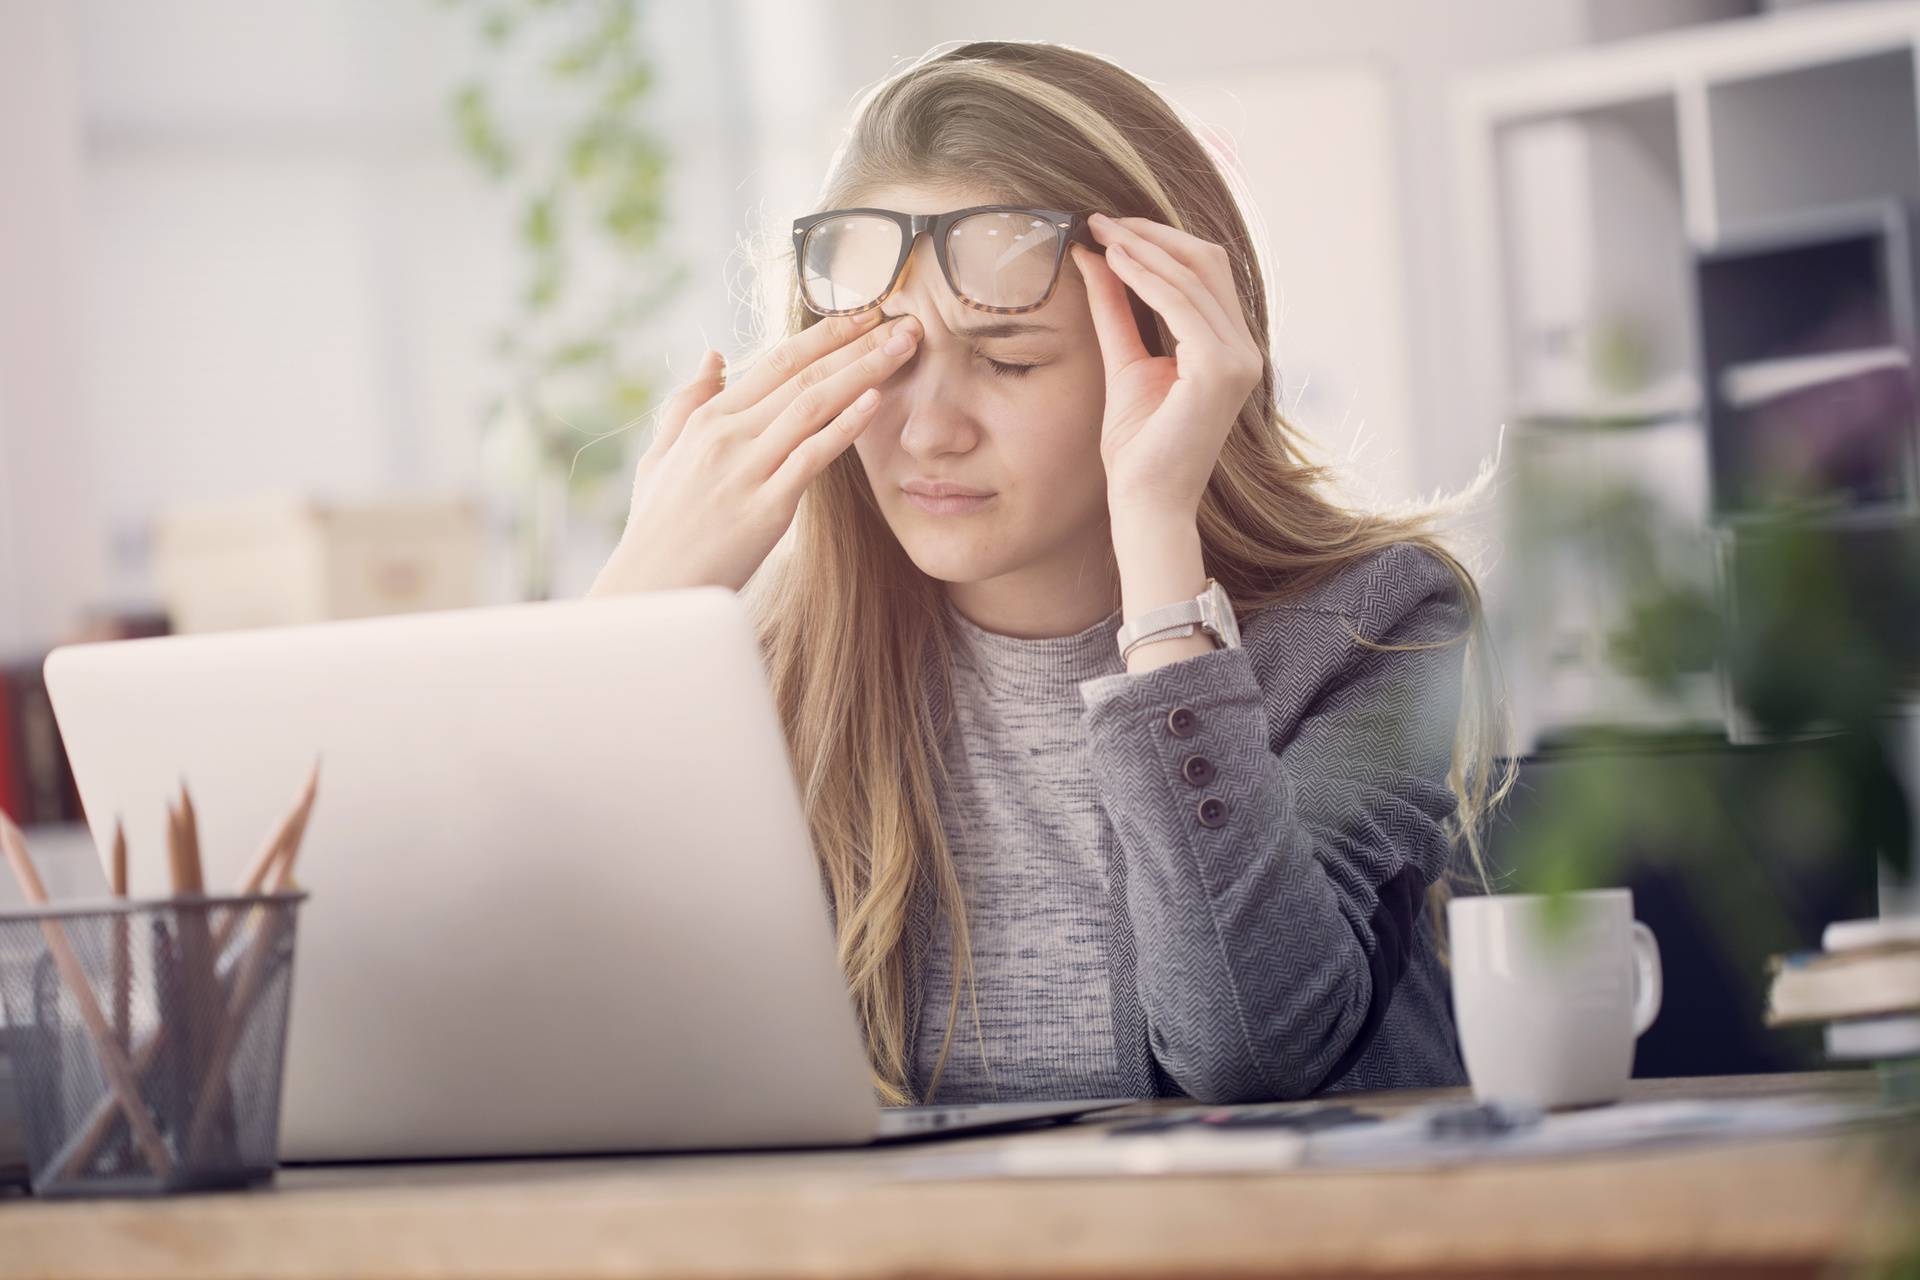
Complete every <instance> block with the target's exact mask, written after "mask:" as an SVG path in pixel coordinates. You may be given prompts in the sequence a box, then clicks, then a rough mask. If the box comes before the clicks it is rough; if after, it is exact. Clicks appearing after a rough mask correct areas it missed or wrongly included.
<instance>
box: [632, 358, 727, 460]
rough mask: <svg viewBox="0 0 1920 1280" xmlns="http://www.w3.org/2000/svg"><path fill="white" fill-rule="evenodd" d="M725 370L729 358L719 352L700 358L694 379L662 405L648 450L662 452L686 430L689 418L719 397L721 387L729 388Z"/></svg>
mask: <svg viewBox="0 0 1920 1280" xmlns="http://www.w3.org/2000/svg"><path fill="white" fill-rule="evenodd" d="M726 369H727V362H726V359H725V358H724V357H723V356H721V354H720V353H719V352H718V351H708V352H706V353H705V354H703V355H702V356H701V357H700V364H699V367H698V368H696V369H695V370H694V373H693V377H692V378H691V379H689V380H688V381H687V382H686V383H684V384H682V385H681V387H680V388H679V390H677V391H675V392H674V393H673V394H672V395H670V396H668V397H667V402H666V403H665V404H664V405H662V406H660V417H659V421H658V425H657V426H656V427H655V428H654V433H653V443H652V444H651V445H649V446H648V447H649V448H651V449H654V450H662V449H665V448H667V447H668V446H670V445H671V444H672V443H673V442H674V439H675V437H677V436H678V435H679V434H680V432H681V431H682V430H684V429H685V428H686V425H687V419H688V418H690V417H692V416H693V411H694V410H695V409H698V408H699V407H700V406H701V405H703V404H705V403H706V402H707V401H709V400H711V399H713V398H714V397H715V396H716V395H718V394H720V390H721V388H723V387H725V386H726V384H727V377H726Z"/></svg>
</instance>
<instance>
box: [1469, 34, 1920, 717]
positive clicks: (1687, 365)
mask: <svg viewBox="0 0 1920 1280" xmlns="http://www.w3.org/2000/svg"><path fill="white" fill-rule="evenodd" d="M1917 65H1920V3H1908V2H1904V0H1903V2H1900V3H1892V2H1886V0H1874V2H1868V3H1831V4H1825V5H1820V6H1814V7H1809V8H1802V9H1793V10H1787V11H1782V12H1776V13H1771V14H1767V15H1763V16H1756V17H1752V18H1743V19H1737V20H1732V21H1726V22H1720V23H1713V24H1706V25H1702V26H1698V27H1693V28H1688V29H1685V30H1682V31H1679V32H1674V33H1669V34H1662V35H1657V36H1652V37H1646V38H1642V39H1636V40H1627V41H1621V42H1619V43H1616V44H1611V45H1604V46H1599V47H1596V48H1592V49H1586V50H1581V51H1578V52H1575V53H1572V54H1567V55H1562V56H1556V57H1553V58H1548V59H1542V60H1538V61H1534V62H1530V63H1527V64H1524V65H1520V66H1514V67H1508V68H1501V69H1496V70H1493V71H1490V72H1487V73H1484V74H1480V75H1477V76H1475V77H1472V78H1470V79H1468V80H1466V81H1463V82H1462V83H1460V84H1459V85H1457V86H1456V91H1455V95H1454V125H1455V159H1456V163H1457V180H1458V186H1457V193H1458V207H1457V209H1456V214H1457V225H1458V228H1459V230H1460V232H1461V236H1462V240H1463V250H1464V254H1465V268H1466V269H1465V271H1464V273H1463V278H1464V279H1465V280H1467V281H1468V282H1469V287H1468V290H1467V293H1466V296H1465V297H1463V299H1462V323H1463V325H1464V326H1465V329H1466V333H1467V342H1468V344H1469V350H1470V351H1471V353H1472V355H1471V365H1472V369H1473V374H1472V382H1473V393H1474V399H1473V403H1472V404H1471V405H1470V406H1468V408H1469V409H1470V411H1471V412H1472V413H1473V415H1474V420H1475V421H1484V422H1485V423H1486V424H1487V439H1486V440H1485V441H1484V442H1483V447H1484V448H1485V449H1486V450H1487V451H1488V452H1491V450H1492V447H1493V443H1494V432H1495V430H1496V429H1498V427H1499V425H1500V424H1505V429H1506V430H1507V432H1508V433H1509V438H1510V440H1511V441H1512V442H1513V444H1514V445H1516V446H1517V449H1518V452H1519V453H1520V454H1521V455H1522V456H1523V457H1527V456H1534V457H1539V456H1557V457H1558V458H1559V459H1560V462H1559V465H1560V467H1561V469H1562V470H1563V471H1565V470H1574V471H1578V470H1580V469H1581V468H1582V467H1588V469H1589V470H1590V471H1591V472H1592V473H1593V474H1595V475H1599V474H1605V475H1610V476H1617V475H1620V474H1622V473H1623V472H1625V473H1632V472H1634V471H1635V470H1636V468H1637V470H1638V472H1639V475H1640V478H1641V479H1642V480H1643V481H1644V482H1645V485H1646V487H1647V488H1648V489H1649V490H1650V491H1651V493H1652V495H1653V497H1654V499H1655V500H1656V501H1657V502H1658V503H1659V504H1660V506H1661V507H1662V509H1664V510H1665V511H1666V512H1667V513H1668V514H1669V515H1671V516H1673V517H1675V519H1676V520H1677V522H1678V523H1679V525H1681V526H1682V527H1691V528H1692V529H1694V531H1695V532H1697V534H1698V539H1697V542H1698V546H1697V547H1695V548H1676V549H1675V555H1676V556H1679V557H1682V558H1685V557H1686V556H1689V555H1691V556H1693V557H1694V560H1695V561H1696V563H1694V564H1693V565H1692V566H1691V569H1697V570H1698V571H1699V572H1702V573H1704V574H1708V575H1710V577H1711V579H1712V580H1713V581H1715V582H1716V583H1717V584H1718V585H1719V586H1720V587H1721V589H1723V590H1724V587H1725V584H1724V581H1722V580H1721V579H1720V576H1719V575H1721V574H1722V572H1723V566H1724V563H1725V558H1726V552H1725V549H1724V548H1725V544H1726V543H1728V542H1729V541H1733V540H1737V539H1738V538H1739V537H1740V536H1741V530H1742V529H1743V528H1747V527H1750V521H1751V519H1752V515H1751V512H1752V507H1753V505H1754V503H1755V501H1756V500H1757V499H1758V498H1760V497H1762V496H1764V491H1763V490H1762V489H1761V488H1760V487H1759V486H1758V484H1757V476H1758V475H1760V474H1761V471H1760V466H1759V464H1760V461H1761V460H1762V459H1763V458H1773V459H1781V458H1790V459H1794V460H1796V462H1797V463H1798V464H1799V465H1801V466H1803V467H1804V468H1805V470H1806V473H1807V474H1809V475H1810V476H1812V477H1814V478H1815V479H1816V480H1818V481H1819V482H1821V483H1822V484H1823V485H1824V487H1825V488H1826V489H1827V490H1828V491H1829V492H1830V493H1831V494H1832V495H1834V498H1835V502H1834V516H1833V521H1832V523H1833V524H1834V525H1835V527H1837V528H1840V529H1845V530H1856V529H1857V530H1859V531H1860V536H1862V537H1869V536H1878V535H1879V531H1883V530H1884V529H1886V528H1887V527H1889V524H1890V523H1891V524H1897V523H1898V522H1900V521H1903V520H1912V519H1914V518H1916V512H1917V511H1920V467H1917V466H1916V456H1917V455H1920V446H1917V444H1916V442H1917V441H1920V430H1917V429H1916V418H1915V400H1916V397H1915V394H1914V362H1915V354H1916V345H1915V341H1916V339H1915V320H1914V301H1913V299H1914V294H1915V277H1914V267H1913V257H1914V255H1913V252H1912V250H1911V244H1912V240H1913V226H1914V217H1915V211H1916V210H1920V108H1917V107H1916V101H1917V99H1920V94H1917V93H1916V81H1917V79H1920V77H1917V76H1916V66H1917ZM1808 424H1813V426H1814V428H1815V429H1809V426H1808ZM1603 437H1604V444H1600V443H1597V442H1599V441H1601V440H1602V438H1603ZM1595 449H1604V450H1605V453H1606V455H1607V460H1606V463H1605V465H1603V466H1591V467H1590V466H1589V464H1588V463H1587V462H1584V461H1582V459H1583V457H1584V456H1586V455H1585V454H1583V453H1582V451H1583V450H1584V451H1586V454H1592V453H1593V451H1594V450H1595ZM1636 456H1637V458H1638V461H1637V462H1636V460H1635V459H1636ZM1515 497H1516V500H1517V501H1524V500H1525V497H1526V495H1524V494H1519V495H1515ZM1511 527H1512V528H1514V529H1515V530H1517V532H1518V535H1519V536H1522V537H1524V536H1525V533H1526V526H1525V525H1524V523H1521V524H1518V525H1514V526H1511ZM1529 550H1530V549H1529V548H1528V547H1526V546H1524V545H1523V546H1518V547H1515V548H1513V549H1512V552H1511V553H1510V554H1509V556H1508V557H1507V558H1508V559H1512V558H1514V556H1524V555H1525V554H1526V553H1527V552H1528V551H1529ZM1596 554H1597V556H1598V558H1599V560H1600V561H1601V562H1602V563H1603V564H1604V560H1605V549H1604V548H1600V549H1598V551H1597V552H1596ZM1683 571H1688V570H1685V569H1683ZM1563 576H1564V575H1563ZM1591 576H1592V575H1589V577H1591ZM1600 577H1602V578H1604V577H1606V574H1605V573H1604V572H1603V573H1601V574H1600ZM1529 586H1532V587H1536V588H1537V587H1538V582H1537V581H1529V580H1527V579H1526V578H1525V576H1524V575H1517V576H1515V577H1514V579H1513V581H1512V582H1510V583H1509V584H1508V587H1509V588H1510V589H1507V590H1502V589H1499V588H1496V589H1494V590H1491V591H1490V592H1489V600H1490V605H1491V607H1492V609H1493V612H1494V620H1495V625H1496V634H1497V635H1498V637H1499V639H1500V642H1501V643H1502V645H1503V648H1504V650H1505V652H1506V655H1507V656H1508V661H1507V666H1508V669H1509V673H1510V676H1512V677H1513V683H1514V686H1515V687H1514V689H1513V692H1512V705H1513V709H1514V711H1515V714H1516V719H1517V720H1518V722H1519V728H1520V736H1521V743H1520V744H1519V745H1520V747H1521V749H1523V750H1529V751H1530V750H1533V749H1535V747H1536V746H1537V745H1538V744H1539V743H1540V742H1541V741H1542V740H1543V739H1545V738H1546V737H1548V736H1549V735H1551V734H1552V733H1553V732H1555V731H1556V730H1560V729H1565V728H1568V727H1571V726H1575V725H1582V724H1588V723H1593V722H1596V721H1600V722H1606V723H1610V724H1626V725H1630V726H1638V727H1655V726H1657V727H1676V726H1683V727H1688V728H1710V729H1717V730H1720V731H1723V732H1727V733H1729V734H1730V735H1731V736H1734V737H1736V738H1738V737H1739V736H1740V734H1741V733H1742V732H1743V728H1742V721H1741V717H1740V716H1739V714H1738V709H1737V707H1736V705H1735V703H1736V701H1737V700H1736V699H1735V698H1734V697H1733V696H1732V695H1731V694H1730V692H1729V691H1728V689H1727V688H1726V685H1725V683H1724V680H1723V679H1722V677H1721V675H1720V673H1715V672H1700V673H1697V675H1698V678H1697V679H1695V680H1692V681H1690V682H1689V684H1688V688H1687V690H1686V691H1685V692H1684V693H1683V695H1682V696H1681V697H1680V698H1679V699H1677V700H1667V701H1665V702H1662V703H1659V704H1658V705H1656V704H1654V703H1652V702H1650V701H1646V700H1642V701H1640V702H1637V703H1636V701H1635V700H1634V699H1633V697H1632V696H1630V694H1629V693H1628V692H1627V690H1628V688H1629V687H1630V684H1631V681H1630V680H1629V679H1627V678H1626V677H1625V676H1624V673H1621V672H1618V671H1614V670H1611V669H1610V668H1609V662H1610V660H1609V658H1608V657H1607V655H1606V645H1605V643H1604V637H1605V634H1606V633H1607V631H1608V630H1609V628H1610V626H1611V625H1612V624H1613V621H1614V620H1615V619H1616V618H1617V617H1618V616H1619V609H1620V608H1621V606H1622V604H1623V600H1624V597H1622V596H1619V595H1615V594H1610V592H1609V590H1608V588H1607V587H1606V586H1605V585H1604V584H1601V585H1595V584H1593V583H1591V582H1581V581H1577V580H1576V581H1556V582H1555V584H1554V585H1553V586H1552V588H1551V589H1549V590H1548V591H1547V593H1546V598H1544V599H1542V598H1540V597H1539V596H1538V595H1537V594H1536V595H1535V596H1534V597H1532V598H1527V596H1526V594H1525V591H1526V588H1528V587H1529ZM1569 597H1571V599H1569Z"/></svg>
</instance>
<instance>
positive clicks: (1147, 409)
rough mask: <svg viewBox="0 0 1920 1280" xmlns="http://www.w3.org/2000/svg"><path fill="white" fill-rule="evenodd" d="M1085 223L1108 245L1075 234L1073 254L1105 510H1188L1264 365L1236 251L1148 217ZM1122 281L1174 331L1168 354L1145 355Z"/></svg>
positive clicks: (1099, 217)
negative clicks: (1097, 384)
mask: <svg viewBox="0 0 1920 1280" xmlns="http://www.w3.org/2000/svg"><path fill="white" fill-rule="evenodd" d="M1090 226H1091V229H1092V231H1093V235H1094V238H1095V239H1097V240H1099V241H1100V243H1101V244H1103V245H1105V246H1106V250H1107V251H1106V254H1105V255H1104V257H1103V256H1102V255H1101V254H1098V253H1094V252H1093V251H1091V250H1090V249H1088V248H1087V247H1086V246H1084V245H1078V244H1076V245H1074V246H1073V253H1074V262H1075V264H1076V265H1077V266H1078V267H1079V268H1080V274H1081V276H1082V278H1083V279H1084V280H1085V282H1086V287H1087V303H1088V306H1089V307H1090V308H1091V309H1092V312H1093V327H1094V332H1095V333H1096V334H1097V335H1098V337H1099V340H1100V354H1101V357H1102V359H1103V360H1104V361H1105V364H1106V373H1107V406H1106V413H1105V416H1104V418H1103V420H1102V423H1101V427H1100V457H1101V460H1102V461H1103V462H1105V464H1106V469H1107V505H1108V509H1109V510H1110V511H1114V512H1116V513H1119V512H1121V511H1129V512H1130V511H1136V510H1138V511H1144V512H1151V513H1154V514H1157V515H1169V516H1173V517H1174V518H1180V517H1182V516H1191V515H1194V514H1196V513H1197V512H1198V511H1199V509H1200V497H1201V495H1202V494H1203V493H1205V492H1206V487H1207V479H1208V477H1210V476H1211V475H1212V474H1213V467H1214V463H1215V462H1216V461H1217V460H1218V459H1219V456H1220V449H1221V446H1222V445H1224V444H1225V443H1226V439H1227V433H1228V432H1229V431H1230V430H1232V428H1233V424H1234V421H1235V419H1237V418H1238V417H1239V416H1240V410H1241V409H1242V408H1243V407H1244V406H1245V405H1246V402H1247V397H1248V396H1249V395H1251V394H1252V393H1253V391H1254V389H1255V388H1256V387H1258V386H1259V385H1260V378H1261V375H1262V374H1263V373H1264V372H1265V367H1266V364H1265V357H1264V355H1263V354H1262V352H1261V350H1260V347H1259V345H1258V344H1257V343H1256V342H1255V341H1254V339H1253V334H1252V333H1251V332H1250V331H1249V330H1248V328H1247V320H1246V315H1245V313H1244V312H1243V311H1242V310H1241V306H1240V295H1239V292H1238V290H1236V289H1235V287H1234V281H1233V268H1232V265H1231V259H1229V258H1228V256H1227V251H1226V250H1225V249H1223V248H1221V247H1220V246H1219V245H1217V244H1214V243H1212V242H1211V241H1207V240H1202V239H1200V238H1199V237H1197V236H1193V235H1189V234H1188V233H1187V232H1185V231H1179V230H1176V229H1174V228H1173V227H1170V226H1167V225H1166V224H1165V223H1162V222H1155V221H1153V220H1152V219H1150V218H1117V219H1116V218H1109V217H1107V216H1105V215H1104V214H1095V215H1094V216H1093V218H1092V219H1091V222H1090ZM1129 287H1130V288H1132V290H1133V291H1134V292H1135V293H1137V294H1139V295H1140V298H1141V300H1142V301H1144V302H1145V303H1146V304H1147V305H1148V306H1150V307H1152V308H1153V309H1154V311H1156V312H1158V313H1159V315H1160V317H1161V318H1162V319H1163V320H1165V321H1166V324H1167V327H1168V328H1169V329H1170V330H1172V332H1173V336H1174V339H1175V347H1174V352H1173V354H1172V355H1171V356H1154V355H1151V354H1149V353H1148V351H1147V348H1146V345H1145V343H1144V342H1142V341H1141V337H1140V328H1139V326H1138V325H1137V324H1136V323H1135V321H1134V316H1133V308H1132V306H1131V304H1130V303H1129V302H1128V299H1127V288H1129Z"/></svg>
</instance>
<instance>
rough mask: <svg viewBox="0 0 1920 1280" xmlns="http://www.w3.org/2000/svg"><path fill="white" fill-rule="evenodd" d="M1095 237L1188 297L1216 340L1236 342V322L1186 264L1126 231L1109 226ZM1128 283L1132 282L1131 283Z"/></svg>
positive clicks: (1157, 246) (1143, 238) (1151, 242)
mask: <svg viewBox="0 0 1920 1280" xmlns="http://www.w3.org/2000/svg"><path fill="white" fill-rule="evenodd" d="M1102 232H1104V233H1105V234H1102ZM1094 234H1096V235H1099V236H1100V237H1101V239H1102V240H1103V241H1104V242H1105V243H1106V246H1107V252H1108V253H1112V252H1113V251H1114V250H1115V249H1119V250H1120V251H1121V252H1123V253H1125V254H1126V255H1127V257H1129V258H1131V259H1133V260H1134V261H1135V262H1137V263H1139V264H1140V265H1142V266H1144V267H1146V268H1147V269H1148V270H1149V271H1151V272H1153V274H1154V275H1156V276H1159V277H1160V278H1161V279H1162V280H1165V281H1166V282H1167V283H1168V284H1171V285H1172V286H1173V287H1174V288H1176V289H1178V290H1179V291H1180V292H1181V293H1183V294H1185V295H1186V297H1187V300H1188V301H1189V302H1190V303H1191V304H1192V306H1193V309H1194V311H1195V312H1196V314H1198V315H1199V316H1200V317H1201V318H1202V319H1203V320H1204V321H1205V322H1206V325H1207V328H1208V329H1210V330H1212V331H1213V335H1214V337H1215V338H1217V339H1218V340H1219V341H1221V342H1229V343H1230V342H1233V341H1235V337H1236V335H1235V333H1234V328H1233V322H1232V321H1230V320H1228V319H1227V316H1226V312H1224V311H1222V310H1221V308H1220V302H1219V300H1218V299H1217V298H1215V297H1214V296H1213V291H1212V290H1211V289H1209V288H1207V285H1206V282H1205V281H1204V280H1202V279H1201V278H1200V277H1199V276H1198V275H1196V274H1195V273H1194V272H1193V271H1192V270H1191V269H1190V268H1189V267H1187V265H1186V264H1185V263H1183V262H1181V261H1180V260H1179V259H1177V258H1175V257H1174V256H1173V255H1172V254H1170V253H1168V252H1167V251H1166V250H1165V249H1162V248H1161V247H1160V246H1159V245H1157V244H1155V243H1154V242H1153V241H1151V240H1149V239H1147V238H1146V237H1145V236H1142V235H1140V234H1138V233H1137V232H1133V231H1129V230H1128V229H1127V228H1125V227H1120V226H1107V227H1103V228H1101V230H1100V231H1096V232H1095V233H1094ZM1122 278H1123V279H1124V277H1122ZM1127 283H1128V284H1132V283H1133V282H1132V281H1131V280H1129V281H1127Z"/></svg>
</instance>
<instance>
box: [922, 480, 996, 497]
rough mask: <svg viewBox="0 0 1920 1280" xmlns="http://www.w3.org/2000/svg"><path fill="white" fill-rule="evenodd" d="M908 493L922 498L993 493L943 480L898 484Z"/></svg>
mask: <svg viewBox="0 0 1920 1280" xmlns="http://www.w3.org/2000/svg"><path fill="white" fill-rule="evenodd" d="M900 487H901V488H902V489H905V490H906V491H907V492H908V493H911V494H917V495H919V496H920V497H923V498H991V497H992V496H993V494H992V493H991V492H990V491H989V490H986V489H969V488H967V486H965V485H963V484H954V483H952V482H950V481H944V480H909V481H908V482H907V483H905V484H903V485H901V486H900Z"/></svg>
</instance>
